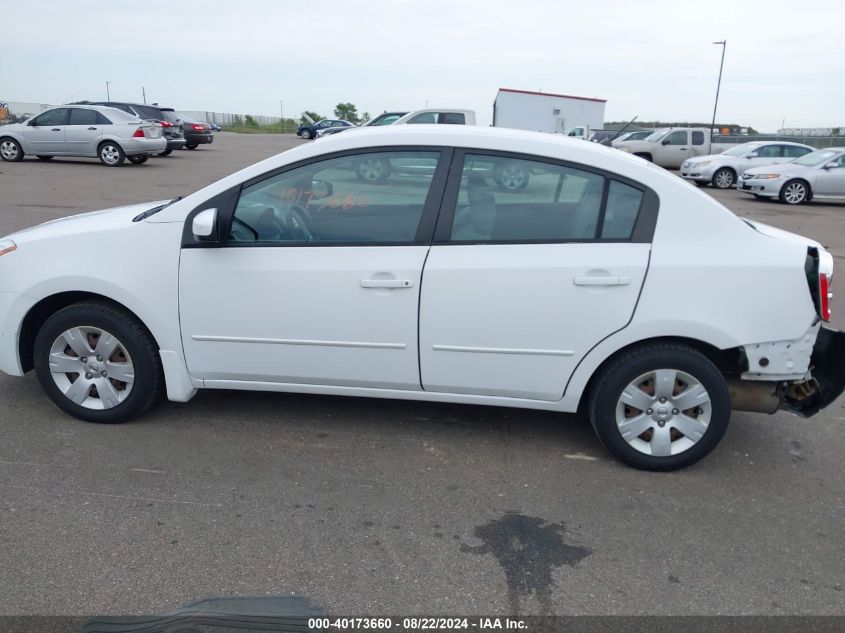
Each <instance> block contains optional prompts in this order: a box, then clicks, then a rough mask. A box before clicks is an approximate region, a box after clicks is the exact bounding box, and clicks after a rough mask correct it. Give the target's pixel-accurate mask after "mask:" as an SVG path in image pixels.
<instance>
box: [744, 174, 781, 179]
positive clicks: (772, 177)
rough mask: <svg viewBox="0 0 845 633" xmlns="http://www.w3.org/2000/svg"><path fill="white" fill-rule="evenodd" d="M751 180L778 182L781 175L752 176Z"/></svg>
mask: <svg viewBox="0 0 845 633" xmlns="http://www.w3.org/2000/svg"><path fill="white" fill-rule="evenodd" d="M751 178H752V179H754V180H777V179H778V178H780V174H751Z"/></svg>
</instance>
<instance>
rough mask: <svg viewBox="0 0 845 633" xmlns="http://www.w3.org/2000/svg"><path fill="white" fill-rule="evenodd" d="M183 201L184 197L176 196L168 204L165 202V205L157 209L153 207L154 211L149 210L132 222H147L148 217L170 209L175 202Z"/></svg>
mask: <svg viewBox="0 0 845 633" xmlns="http://www.w3.org/2000/svg"><path fill="white" fill-rule="evenodd" d="M181 199H182V196H176V197H175V198H173V199H172V200H170V201H168V202H165V203H164V204H160V205H158V206H157V207H153V208H152V209H147V210H146V211H144V212H143V213H139V214H138V215H136V216H135V217H134V218H132V221H133V222H140V221H142V220H146V219H147V218H148V217H150V216H153V215H155V214H156V213H158V212H159V211H161V210H162V209H166V208H167V207H169V206H170V205H171V204H173V203H174V202H179V201H180V200H181Z"/></svg>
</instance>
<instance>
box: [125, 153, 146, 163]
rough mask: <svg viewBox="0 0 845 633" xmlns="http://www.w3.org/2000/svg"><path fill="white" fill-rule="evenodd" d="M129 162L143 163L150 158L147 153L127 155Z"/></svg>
mask: <svg viewBox="0 0 845 633" xmlns="http://www.w3.org/2000/svg"><path fill="white" fill-rule="evenodd" d="M126 158H128V159H129V162H130V163H132V164H133V165H143V164H144V163H146V162H147V161H148V160H149V159H150V155H149V154H136V155H135V156H127V157H126Z"/></svg>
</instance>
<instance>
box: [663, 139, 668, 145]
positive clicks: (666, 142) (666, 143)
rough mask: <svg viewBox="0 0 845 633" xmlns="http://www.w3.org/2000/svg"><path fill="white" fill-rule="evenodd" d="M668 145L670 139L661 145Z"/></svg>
mask: <svg viewBox="0 0 845 633" xmlns="http://www.w3.org/2000/svg"><path fill="white" fill-rule="evenodd" d="M668 144H669V139H668V138H667V139H666V140H665V141H663V142H662V143H661V145H668Z"/></svg>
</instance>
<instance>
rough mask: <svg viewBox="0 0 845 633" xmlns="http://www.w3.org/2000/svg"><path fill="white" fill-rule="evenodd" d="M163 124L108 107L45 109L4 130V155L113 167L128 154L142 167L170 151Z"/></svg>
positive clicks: (0, 133)
mask: <svg viewBox="0 0 845 633" xmlns="http://www.w3.org/2000/svg"><path fill="white" fill-rule="evenodd" d="M166 147H167V141H166V140H165V138H164V136H163V135H162V131H161V126H160V125H158V124H157V123H150V122H147V121H142V120H141V119H139V118H137V117H134V116H132V115H131V114H127V113H126V112H122V111H121V110H117V109H116V108H109V107H106V106H91V105H73V106H61V107H58V108H51V109H50V110H45V111H44V112H42V113H41V114H39V115H38V116H34V117H32V118H30V119H27V120H26V121H24V122H23V123H16V124H13V125H5V126H3V127H2V128H0V158H2V159H3V160H5V161H9V162H16V161H19V160H23V157H24V156H26V155H35V156H37V157H38V158H40V159H41V160H49V159H51V158H53V157H54V156H84V157H89V156H90V157H96V158H99V159H100V162H101V163H102V164H103V165H106V166H107V167H119V166H120V165H122V164H123V162H124V160H126V159H127V158H128V159H129V161H130V162H132V163H135V164H136V165H140V164H141V163H145V162H146V161H147V159H148V158H149V156H150V154H154V153H158V152H162V151H164V149H165V148H166Z"/></svg>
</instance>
